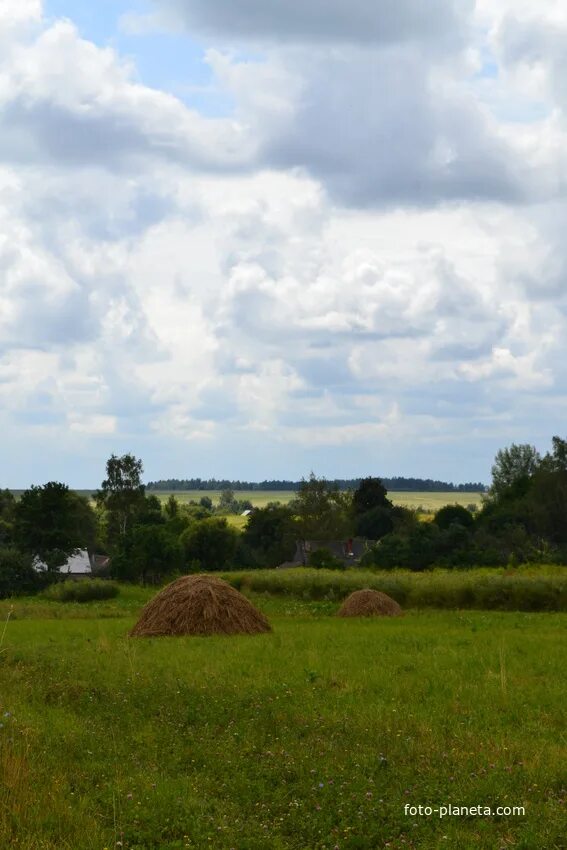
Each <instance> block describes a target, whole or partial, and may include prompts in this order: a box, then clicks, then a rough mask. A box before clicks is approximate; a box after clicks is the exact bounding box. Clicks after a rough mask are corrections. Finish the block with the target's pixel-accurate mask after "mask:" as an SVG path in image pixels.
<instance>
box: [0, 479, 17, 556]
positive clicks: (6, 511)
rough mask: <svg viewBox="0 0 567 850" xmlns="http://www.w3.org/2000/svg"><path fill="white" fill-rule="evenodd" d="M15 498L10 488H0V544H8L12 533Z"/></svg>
mask: <svg viewBox="0 0 567 850" xmlns="http://www.w3.org/2000/svg"><path fill="white" fill-rule="evenodd" d="M15 514H16V499H15V498H14V494H13V493H12V492H11V491H10V490H0V545H1V546H8V545H10V543H11V542H12V537H13V533H14V517H15Z"/></svg>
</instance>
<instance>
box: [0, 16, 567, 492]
mask: <svg viewBox="0 0 567 850" xmlns="http://www.w3.org/2000/svg"><path fill="white" fill-rule="evenodd" d="M212 5H214V4H209V5H208V7H207V8H206V9H205V7H204V6H203V7H199V8H198V4H197V3H194V4H187V5H186V9H191V10H192V11H193V12H194V13H195V14H197V11H198V12H199V16H200V17H199V21H200V22H201V23H202V24H203V26H205V25H206V26H207V27H211V28H213V27H214V28H216V27H217V26H218V28H219V31H221V30H222V31H223V32H224V29H223V28H224V27H225V24H226V21H228V20H230V16H231V15H232V14H233V11H234V9H236V8H237V5H234V7H230V8H229V7H228V6H227V5H222V8H221V5H219V6H217V8H216V11H215V10H213V9H212ZM250 8H251V6H250ZM302 8H303V9H305V6H303V7H302ZM346 8H347V7H346V6H345V4H336V6H333V7H332V9H331V8H329V18H328V20H326V21H325V26H324V27H323V28H322V29H321V30H320V31H318V33H317V34H314V32H313V29H312V22H311V23H309V21H310V20H311V19H310V18H308V19H307V20H306V19H305V17H302V16H301V15H300V14H299V7H298V6H297V5H296V4H295V3H292V4H288V5H286V6H285V7H284V5H283V4H282V5H278V6H277V10H276V11H277V13H278V15H280V16H281V20H282V21H283V19H284V17H285V21H286V23H285V27H286V29H285V32H286V34H287V43H286V46H285V48H282V47H281V46H280V47H275V46H273V45H271V46H270V44H268V42H270V41H271V36H270V33H271V32H274V31H275V30H274V29H273V27H272V29H270V27H268V22H267V19H266V18H264V19H262V20H260V21H259V22H257V26H256V28H255V29H254V28H253V27H252V24H251V22H248V23H249V24H250V27H249V30H247V33H248V32H250V34H251V35H252V29H254V33H253V35H254V38H257V39H263V40H264V44H265V45H267V46H265V50H264V53H263V54H262V55H258V56H256V57H255V58H254V60H252V59H251V58H250V57H249V56H248V57H246V56H244V57H243V56H242V54H239V53H238V52H231V51H230V50H227V48H226V41H224V43H222V44H221V42H220V41H218V42H214V43H212V44H211V45H210V49H208V50H207V61H208V63H209V65H210V67H211V68H212V69H213V71H214V73H215V74H216V78H217V81H218V83H219V85H220V86H221V88H222V89H223V91H224V92H226V93H227V94H229V95H230V96H231V97H232V98H233V100H234V114H233V115H231V116H227V117H224V118H217V119H211V118H207V117H204V116H203V115H201V114H199V113H198V112H197V111H195V110H190V109H188V108H187V107H186V106H185V105H184V104H182V103H181V102H180V101H179V100H177V99H176V98H174V97H173V96H172V95H170V94H167V93H166V92H163V91H158V90H156V89H152V88H150V87H148V86H144V85H143V84H142V83H140V82H139V81H138V80H137V78H136V70H135V67H134V65H133V63H132V62H131V61H126V60H124V58H123V57H121V56H120V55H118V54H117V53H116V52H115V51H114V50H111V49H103V48H100V47H97V46H96V45H95V44H94V43H92V42H90V41H89V40H88V38H87V37H85V36H84V37H79V35H78V33H77V30H76V28H75V27H74V26H73V25H72V24H71V23H69V22H61V21H59V22H55V23H54V24H47V23H45V22H44V23H43V24H40V23H39V20H38V15H39V6H38V5H34V4H32V3H28V4H27V5H26V4H25V3H20V4H18V5H17V6H16V5H13V4H8V5H5V6H3V7H2V12H1V13H0V29H1V30H2V32H4V34H5V35H4V37H5V38H7V42H6V43H7V44H8V45H9V46H8V48H7V49H6V50H5V51H4V52H3V53H2V54H1V58H0V103H1V104H2V108H3V111H2V117H0V276H1V278H0V280H1V286H0V406H1V409H2V413H1V415H0V419H1V421H2V425H3V428H4V431H5V433H6V435H7V438H8V437H9V440H11V441H12V442H13V444H14V445H16V444H18V441H19V440H21V439H24V437H25V438H26V439H28V440H29V442H30V445H35V446H36V447H38V446H40V445H42V446H44V445H47V444H49V445H50V446H51V448H52V452H53V457H60V454H59V453H58V452H60V451H62V448H61V447H62V446H67V443H68V445H69V451H71V447H72V450H73V451H75V452H76V451H79V450H81V451H83V450H84V451H86V449H85V447H88V446H91V445H93V441H95V442H96V445H97V446H103V445H104V446H114V445H116V444H117V443H119V442H120V441H121V440H122V441H124V442H126V441H129V444H128V445H125V447H124V448H125V450H127V449H134V450H135V449H136V446H137V445H143V446H150V447H155V446H158V447H159V449H155V448H154V449H151V451H154V452H155V456H158V455H159V456H160V457H164V456H165V455H167V453H168V452H169V454H170V455H171V456H173V455H174V454H175V452H174V451H173V450H172V449H171V450H170V449H166V448H164V447H169V446H171V445H175V446H176V447H179V446H185V447H188V448H186V449H182V451H188V452H190V451H192V448H191V447H193V446H197V448H196V449H194V450H193V451H194V453H193V454H192V455H191V457H192V459H193V460H194V462H195V463H197V464H199V463H200V464H205V458H206V459H207V460H206V462H207V463H212V462H213V461H215V462H217V458H218V459H219V460H218V463H220V462H221V460H220V459H223V461H222V462H225V461H226V458H230V457H235V458H236V459H235V460H234V463H236V462H238V463H240V464H244V463H246V464H247V466H253V467H254V469H256V470H257V471H256V472H254V473H250V477H254V476H256V477H262V476H263V475H268V476H269V475H271V474H285V473H284V471H283V467H284V466H285V464H286V463H287V460H286V458H288V457H293V458H295V461H294V462H295V463H296V467H295V471H294V472H291V471H289V474H290V475H300V474H301V472H306V471H308V469H309V466H310V465H311V464H310V454H309V453H310V450H311V449H313V451H315V449H317V447H319V448H320V449H321V452H323V454H322V455H320V456H319V459H320V458H321V457H323V458H324V457H327V458H329V467H328V468H327V469H322V470H321V471H325V472H327V473H328V474H329V473H330V474H334V473H335V472H336V474H339V472H338V470H337V469H336V468H333V469H331V467H332V466H333V463H334V459H336V458H344V459H347V460H348V459H353V462H356V464H358V467H357V469H356V470H353V474H356V473H358V472H360V471H363V468H366V467H364V464H366V463H369V460H368V458H370V457H374V456H375V455H374V454H373V452H378V451H381V452H382V455H381V456H382V457H384V458H385V460H386V461H387V462H388V463H394V459H395V458H402V459H403V457H409V456H410V455H407V454H406V455H405V456H404V455H403V454H402V448H401V447H402V445H405V446H406V447H407V446H414V447H419V446H420V445H422V444H423V443H426V442H427V443H428V445H433V444H439V445H442V443H443V440H446V441H453V443H454V445H455V446H456V449H455V451H458V447H459V446H464V445H467V446H468V445H469V439H470V432H474V433H475V435H476V436H477V438H478V440H479V441H481V442H482V441H486V442H487V443H489V442H490V441H491V440H493V439H498V443H497V444H496V447H497V446H498V445H499V444H500V442H501V440H502V439H505V438H506V435H507V434H508V433H511V431H510V429H511V423H515V424H514V427H515V428H517V429H518V430H520V429H521V428H524V431H525V434H524V436H522V434H516V433H514V434H513V435H512V436H511V438H514V439H517V438H519V439H521V440H526V439H529V440H531V439H534V440H535V439H536V437H537V434H538V433H539V431H538V429H540V430H541V429H542V428H543V427H545V431H546V432H547V431H549V430H551V431H552V430H554V427H555V428H556V430H560V425H561V421H560V420H561V417H562V416H563V414H564V398H565V390H566V389H567V386H566V385H565V379H564V376H563V373H562V366H561V364H562V363H563V362H564V360H565V358H566V357H567V346H566V345H565V343H564V339H565V338H567V337H566V331H567V327H566V325H567V298H566V293H567V287H566V285H565V284H566V281H567V271H566V270H567V254H566V253H565V248H564V238H563V232H562V227H561V223H562V221H563V220H564V217H565V201H564V198H563V197H562V195H563V194H564V186H565V179H564V175H565V167H564V166H565V155H564V153H563V150H564V149H565V144H564V143H565V126H564V116H563V114H562V110H563V106H564V104H563V99H562V98H563V94H562V92H561V91H560V90H559V89H558V88H557V87H556V86H555V87H554V86H552V78H553V74H555V73H557V72H558V69H560V67H562V65H561V62H562V57H561V52H560V49H559V47H558V45H559V44H560V43H561V37H562V33H563V30H562V29H561V27H563V25H564V22H562V21H561V20H559V19H558V20H557V21H555V19H554V18H552V17H550V16H549V15H547V14H543V12H542V13H541V14H540V13H539V12H538V13H537V15H538V18H537V19H538V21H539V22H540V23H541V26H542V27H543V29H541V28H540V29H539V30H538V29H537V28H536V29H534V39H533V40H532V41H531V42H530V43H529V45H528V46H529V50H527V47H526V46H525V45H524V41H523V40H522V39H524V40H525V38H526V37H527V35H526V33H527V31H526V30H525V28H524V29H522V27H524V23H523V21H524V18H523V17H522V15H524V14H525V15H527V14H528V12H529V11H530V10H529V9H528V8H527V7H522V8H523V9H525V10H527V11H525V12H524V11H522V13H521V14H520V11H518V9H517V8H515V7H514V6H513V5H510V4H505V3H503V2H502V3H498V4H496V6H495V7H494V8H492V7H489V6H488V5H487V4H484V3H480V4H479V6H478V9H477V17H476V21H477V23H478V24H479V26H480V31H481V32H482V36H479V35H478V31H477V35H476V36H475V39H478V38H481V43H480V44H479V42H478V41H477V40H475V41H473V40H469V43H468V47H467V44H465V43H461V42H458V43H457V45H456V49H455V50H448V49H446V48H447V44H446V43H444V45H442V49H438V48H439V43H438V42H437V41H436V39H437V35H436V34H435V33H434V32H433V30H432V29H431V26H430V24H431V21H430V20H429V19H428V20H426V19H425V18H423V17H420V16H419V15H418V14H417V10H418V6H417V5H416V4H414V3H410V2H409V1H408V3H407V4H406V5H404V4H397V6H396V8H395V9H394V6H393V5H392V7H391V8H390V7H389V6H388V7H387V9H388V10H389V12H390V13H391V18H390V24H391V25H390V26H389V28H387V27H385V28H384V29H383V30H382V29H380V28H379V27H378V28H375V29H374V30H372V28H370V31H369V32H367V33H364V32H363V28H364V27H363V24H364V21H365V20H366V19H365V18H364V14H366V13H370V14H371V16H374V15H375V9H376V6H375V5H373V6H371V5H370V4H366V3H362V2H360V3H358V5H357V4H355V5H354V6H352V5H351V7H350V12H351V18H350V29H347V33H346V34H344V33H343V34H342V35H341V34H340V33H339V25H340V23H341V21H342V20H343V18H342V17H341V16H342V15H344V11H345V9H346ZM385 8H386V7H385ZM435 8H436V9H437V10H440V9H441V8H446V9H448V10H453V11H454V15H452V16H451V15H449V16H448V18H447V29H446V31H445V35H446V34H447V33H448V32H449V31H451V32H454V33H458V34H459V35H463V34H466V32H467V27H466V25H467V20H468V10H467V9H464V11H462V10H461V8H460V7H457V6H455V4H446V3H445V2H444V0H443V2H441V0H439V3H438V4H437V6H436V7H435ZM554 9H555V12H554V14H556V13H557V14H558V10H559V6H557V7H555V6H554ZM6 10H10V11H9V14H8V12H7V11H6ZM404 10H405V11H404ZM221 11H223V12H224V13H225V15H226V17H225V18H223V21H224V22H225V23H223V24H222V25H221V24H220V23H218V21H217V22H216V23H215V21H216V18H214V16H215V15H220V12H221ZM410 12H411V15H410ZM530 14H532V13H531V12H530ZM2 15H3V17H2ZM396 15H397V17H396ZM408 15H410V17H408ZM510 15H515V16H516V18H515V19H514V20H516V23H514V26H515V27H516V29H513V27H512V24H511V23H510V20H511V19H510ZM404 16H405V17H404ZM479 16H480V17H479ZM410 18H411V19H410ZM278 20H279V19H278ZM381 20H382V19H381ZM431 20H433V18H432V19H431ZM526 20H527V18H526ZM262 21H263V22H262ZM372 21H373V22H374V24H376V20H375V18H374V17H372ZM518 21H519V23H518ZM8 23H9V29H8ZM272 23H273V21H272ZM16 24H17V25H18V26H16ZM307 24H309V25H307ZM242 26H243V27H245V26H246V27H248V24H247V23H246V22H243V23H242ZM270 26H271V24H270ZM2 27H3V29H2ZM452 27H453V29H451V28H452ZM396 28H397V29H396ZM550 28H551V29H550ZM6 33H9V34H8V36H6ZM550 33H552V35H550ZM511 34H512V35H513V36H514V37H513V38H512V35H511ZM544 35H545V39H544ZM268 36H270V37H268ZM520 36H521V37H520ZM146 37H149V36H146ZM470 38H471V39H472V36H471V37H470ZM310 39H311V40H312V41H313V46H312V47H311V48H309V49H306V47H305V42H306V41H309V40H310ZM365 39H366V40H371V41H372V43H373V47H372V49H371V50H369V49H368V47H367V46H364V45H363V44H361V42H363V41H365ZM432 40H433V42H435V45H434V46H432ZM323 42H324V45H323ZM386 42H387V44H386ZM481 48H482V49H481ZM544 48H545V49H544ZM483 50H486V51H488V53H489V55H490V56H495V55H499V56H500V57H501V62H502V69H499V73H498V75H496V77H495V78H494V79H492V78H490V80H489V78H488V77H487V78H486V79H484V80H483V81H482V82H481V81H478V80H476V78H475V74H477V73H480V72H481V71H482V69H483V59H482V57H483V55H484V54H483ZM530 51H531V52H530ZM534 51H536V53H534ZM536 55H537V61H535V60H533V57H534V56H536ZM532 60H533V61H532ZM536 65H537V66H538V67H539V66H541V68H540V70H538V71H537V73H536V72H534V70H533V69H534V67H535V66H536ZM526 69H527V70H526ZM520 72H521V73H525V74H527V75H528V77H529V78H530V80H531V83H532V85H531V89H530V99H531V98H533V99H535V100H541V102H542V103H544V102H545V103H547V104H548V105H549V106H550V110H551V111H550V112H547V113H545V114H544V115H543V116H540V117H539V118H538V117H537V116H535V117H534V114H533V113H531V114H530V116H529V118H526V119H525V120H521V116H520V120H517V121H516V123H515V124H514V127H512V124H511V122H509V121H507V120H505V119H503V118H502V116H501V115H499V114H498V109H496V108H495V104H496V103H503V102H504V101H507V99H508V97H509V95H510V93H511V92H513V93H514V97H516V98H518V102H519V103H522V104H523V103H524V102H525V101H524V100H523V99H522V97H523V96H522V92H521V86H520V85H519V79H520V77H519V76H517V75H518V74H519V73H520ZM504 76H506V79H505V80H504V79H503V78H504ZM330 83H332V84H330ZM493 107H494V108H493ZM535 200H537V203H535V202H534V201H535ZM520 202H521V203H520ZM544 412H545V417H544V420H545V421H544V423H543V424H542V422H541V421H540V420H541V418H542V416H543V415H544ZM555 422H557V423H558V425H557V426H555V425H554V423H555ZM467 429H468V430H467ZM534 433H535V434H536V436H532V435H533V434H534ZM38 435H39V437H38ZM495 435H496V436H495ZM34 440H37V441H38V442H35V443H34ZM40 441H41V442H40ZM46 441H47V442H46ZM49 441H51V442H49ZM482 445H484V443H482ZM490 445H491V447H492V443H490ZM392 446H397V447H398V448H397V449H396V452H398V454H395V453H394V454H392V451H391V450H390V449H391V447H392ZM81 447H82V449H81ZM483 450H484V449H483ZM38 451H39V450H38ZM208 451H209V452H210V454H207V452H208ZM403 451H406V452H410V454H411V451H414V449H408V448H406V449H404V450H403ZM417 451H418V448H416V449H415V452H416V453H417ZM478 451H480V449H478ZM325 452H327V454H326V455H325ZM44 454H45V452H44ZM48 454H49V452H48ZM416 456H417V454H415V455H412V457H416ZM428 457H429V455H428ZM434 457H437V460H439V462H441V460H440V458H441V455H440V454H439V455H437V456H435V455H434V454H431V458H434ZM347 460H345V461H344V462H345V464H346V463H347ZM171 462H172V463H173V462H174V461H171ZM231 462H233V461H232V460H231ZM349 462H350V460H349ZM405 462H406V461H404V463H405ZM408 462H409V461H408ZM412 462H413V461H412ZM175 463H178V460H177V459H175ZM270 463H274V464H279V466H278V467H277V468H278V469H279V470H281V472H276V471H275V470H274V471H273V473H272V469H271V468H270V467H269V464H270ZM299 463H302V464H304V466H303V467H302V468H301V469H298V468H297V464H299ZM432 463H433V460H432ZM267 464H268V466H267ZM487 465H489V464H488V463H487ZM213 471H216V472H217V473H218V474H230V473H229V471H228V469H225V470H223V469H217V470H212V469H211V468H208V469H207V468H203V467H201V468H200V469H199V472H200V473H202V474H210V473H211V472H213ZM377 471H381V470H377ZM388 471H390V472H392V473H393V472H404V471H405V472H407V473H408V474H413V473H415V474H419V472H420V470H419V469H416V468H415V467H412V468H411V469H410V468H408V467H407V466H406V467H404V468H398V469H393V468H391V467H390V468H389V470H388ZM181 472H182V470H181V469H180V468H179V467H178V466H177V467H176V469H174V470H172V473H173V474H175V473H177V474H181ZM165 473H166V470H163V474H165ZM345 473H346V474H348V472H347V471H346V470H345ZM157 474H161V470H157ZM235 474H241V475H243V466H242V465H241V466H240V471H239V472H235ZM430 474H437V471H436V469H434V468H432V469H430ZM439 474H441V473H439ZM483 474H484V473H483V472H482V471H478V472H477V473H476V474H474V473H472V472H471V473H468V472H467V473H463V476H462V477H467V476H468V477H476V478H481V477H483ZM455 475H456V473H455ZM14 483H15V484H17V483H19V482H17V481H15V482H14ZM86 483H87V484H88V483H90V482H86Z"/></svg>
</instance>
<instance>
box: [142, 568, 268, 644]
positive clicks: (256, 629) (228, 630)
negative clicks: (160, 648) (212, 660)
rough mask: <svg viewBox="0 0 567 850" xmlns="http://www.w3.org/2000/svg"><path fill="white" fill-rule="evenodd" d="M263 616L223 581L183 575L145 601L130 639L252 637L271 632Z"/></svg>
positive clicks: (206, 576) (201, 576) (208, 577)
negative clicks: (193, 636)
mask: <svg viewBox="0 0 567 850" xmlns="http://www.w3.org/2000/svg"><path fill="white" fill-rule="evenodd" d="M270 631H271V627H270V624H269V623H268V621H267V620H266V618H265V617H264V615H263V614H262V613H261V612H260V611H258V610H257V609H256V608H254V606H253V605H252V603H251V602H249V601H248V600H247V599H246V597H245V596H243V595H242V594H241V593H239V592H238V591H237V590H235V589H234V587H231V586H230V584H227V582H226V581H222V579H220V578H215V577H214V576H210V575H195V576H183V577H182V578H178V579H177V580H176V581H174V582H172V583H171V584H168V585H167V587H165V588H164V589H163V590H162V591H161V592H160V593H158V594H157V596H154V598H153V599H152V600H151V601H150V602H148V604H147V605H146V607H145V608H144V610H143V611H142V616H141V617H140V619H139V620H138V622H137V623H136V625H135V626H134V628H133V629H132V631H131V632H130V636H131V637H162V636H174V635H254V634H259V633H260V632H270Z"/></svg>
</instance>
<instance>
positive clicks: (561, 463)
mask: <svg viewBox="0 0 567 850" xmlns="http://www.w3.org/2000/svg"><path fill="white" fill-rule="evenodd" d="M551 444H552V450H551V454H550V453H549V452H548V453H547V454H546V456H545V457H544V459H543V461H542V466H544V467H545V469H548V470H549V471H551V472H567V440H563V439H562V438H561V437H552V439H551Z"/></svg>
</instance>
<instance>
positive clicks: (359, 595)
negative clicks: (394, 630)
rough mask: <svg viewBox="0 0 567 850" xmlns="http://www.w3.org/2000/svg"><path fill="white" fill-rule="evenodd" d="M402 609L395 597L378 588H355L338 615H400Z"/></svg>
mask: <svg viewBox="0 0 567 850" xmlns="http://www.w3.org/2000/svg"><path fill="white" fill-rule="evenodd" d="M402 613H403V612H402V609H401V608H400V606H399V605H398V603H397V602H396V600H395V599H392V598H391V597H390V596H388V595H387V594H386V593H381V592H380V591H379V590H368V589H367V590H355V591H354V593H351V595H350V596H348V597H347V598H346V599H345V601H344V602H343V604H342V605H341V607H340V608H339V610H338V611H337V616H338V617H401V616H402Z"/></svg>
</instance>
